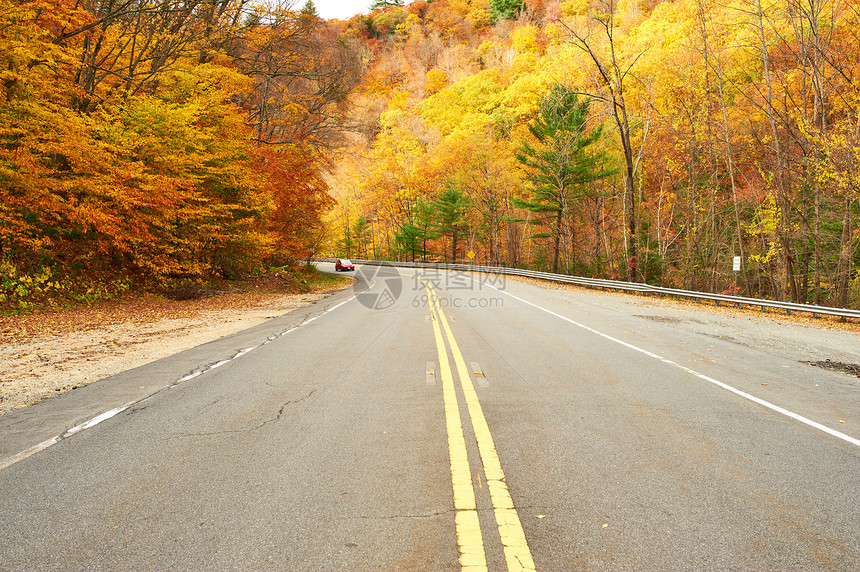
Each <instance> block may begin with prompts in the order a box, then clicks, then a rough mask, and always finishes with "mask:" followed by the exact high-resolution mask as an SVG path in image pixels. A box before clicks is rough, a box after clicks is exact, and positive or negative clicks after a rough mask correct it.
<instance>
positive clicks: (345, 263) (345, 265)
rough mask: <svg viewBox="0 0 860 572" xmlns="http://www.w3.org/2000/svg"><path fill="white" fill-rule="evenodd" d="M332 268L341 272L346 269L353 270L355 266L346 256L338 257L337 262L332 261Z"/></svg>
mask: <svg viewBox="0 0 860 572" xmlns="http://www.w3.org/2000/svg"><path fill="white" fill-rule="evenodd" d="M334 269H335V270H337V271H338V272H342V271H346V270H355V266H353V264H352V262H351V261H350V260H347V259H346V258H338V259H337V262H335V263H334Z"/></svg>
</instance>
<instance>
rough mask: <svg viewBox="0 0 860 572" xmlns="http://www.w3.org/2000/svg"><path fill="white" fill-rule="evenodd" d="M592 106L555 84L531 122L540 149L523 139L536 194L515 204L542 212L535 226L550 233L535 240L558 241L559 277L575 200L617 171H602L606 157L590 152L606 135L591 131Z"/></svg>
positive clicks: (555, 247)
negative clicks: (588, 125) (563, 241)
mask: <svg viewBox="0 0 860 572" xmlns="http://www.w3.org/2000/svg"><path fill="white" fill-rule="evenodd" d="M589 106H590V103H589V101H588V100H586V101H580V100H579V97H578V96H577V94H576V93H574V92H573V91H571V90H569V89H568V88H566V87H565V86H563V85H560V84H556V85H554V86H553V87H552V89H551V90H550V92H549V93H548V94H547V96H546V97H545V98H544V99H543V100H542V101H541V102H540V106H539V110H538V115H537V117H535V119H534V120H533V121H532V122H531V123H530V124H529V132H531V134H532V136H533V137H534V138H535V140H536V141H537V144H538V145H537V147H534V146H532V145H531V144H530V143H529V142H528V141H524V142H523V143H522V144H521V146H520V150H519V151H518V152H517V155H516V157H517V160H518V161H519V162H520V163H522V164H523V166H525V168H526V169H527V171H528V172H529V175H528V179H529V181H531V183H532V185H533V186H534V190H533V194H532V197H531V198H530V199H527V200H522V199H514V204H515V205H516V206H518V207H520V208H524V209H527V210H529V211H531V212H534V213H537V214H538V215H539V218H537V219H534V220H533V221H532V222H533V223H544V224H548V225H549V226H550V232H549V234H542V235H535V236H551V237H552V238H553V263H552V271H553V272H556V273H557V272H558V260H559V252H560V242H561V238H562V236H563V235H564V236H566V237H570V236H571V235H572V229H570V224H569V222H568V220H569V215H570V209H571V206H572V204H573V202H574V201H575V200H576V199H577V198H579V197H580V196H581V195H582V192H583V187H584V186H585V185H586V184H588V183H589V182H591V181H594V180H597V179H602V178H604V177H606V176H608V175H610V174H612V173H613V170H610V169H605V168H604V167H603V165H604V164H605V162H606V154H605V153H604V152H602V151H597V152H595V151H592V150H591V146H592V145H593V144H594V143H596V142H597V141H598V140H599V139H600V138H601V137H602V135H603V126H602V125H599V126H597V127H596V128H594V129H592V130H591V131H590V132H589V131H588V130H587V129H586V123H587V121H588V110H589Z"/></svg>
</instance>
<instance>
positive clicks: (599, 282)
mask: <svg viewBox="0 0 860 572" xmlns="http://www.w3.org/2000/svg"><path fill="white" fill-rule="evenodd" d="M314 260H316V261H319V262H334V261H335V260H337V259H336V258H315V259H314ZM351 260H352V262H353V263H355V264H365V265H368V266H392V267H400V268H433V269H438V270H456V271H461V272H483V273H486V274H503V275H510V276H522V277H525V278H536V279H538V280H548V281H551V282H562V283H565V284H576V285H578V286H585V287H587V288H599V289H602V290H620V291H624V292H637V293H641V294H643V295H645V296H647V295H648V294H657V295H658V296H674V297H675V298H677V299H680V298H690V299H693V300H696V302H698V301H699V300H710V301H712V302H714V303H715V304H716V305H717V306H719V305H720V303H722V302H725V303H727V304H733V305H735V306H737V307H738V308H740V307H742V306H758V307H760V308H761V310H762V311H765V310H766V309H767V308H777V309H780V310H785V312H786V313H787V314H789V315H791V312H807V313H810V314H812V315H813V317H816V318H817V317H818V315H819V314H823V315H828V316H838V317H840V318H842V319H843V321H844V320H845V318H860V310H852V309H849V308H832V307H829V306H817V305H812V304H797V303H794V302H779V301H775V300H764V299H760V298H745V297H743V296H728V295H725V294H712V293H709V292H696V291H693V290H676V289H674V288H663V287H661V286H651V285H649V284H640V283H637V282H621V281H618V280H604V279H601V278H583V277H580V276H568V275H566V274H552V273H549V272H538V271H536V270H523V269H520V268H505V267H501V266H475V265H471V264H446V263H435V262H393V261H388V260H357V259H354V258H353V259H351Z"/></svg>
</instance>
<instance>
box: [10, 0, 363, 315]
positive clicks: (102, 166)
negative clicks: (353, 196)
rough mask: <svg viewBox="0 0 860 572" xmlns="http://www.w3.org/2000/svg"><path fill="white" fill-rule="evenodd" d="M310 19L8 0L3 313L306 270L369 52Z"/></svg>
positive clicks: (113, 1)
mask: <svg viewBox="0 0 860 572" xmlns="http://www.w3.org/2000/svg"><path fill="white" fill-rule="evenodd" d="M338 37H339V31H338V30H337V29H335V28H332V27H331V26H330V25H328V24H327V23H326V22H324V21H322V20H320V19H319V17H318V16H317V14H316V12H315V10H314V8H313V5H312V4H309V5H307V6H305V7H304V9H299V10H293V9H290V6H277V5H274V6H268V7H267V6H263V5H260V4H257V3H251V2H249V1H248V0H83V1H75V0H34V1H20V0H0V281H2V282H0V306H2V307H4V308H7V309H11V310H13V311H14V310H15V309H16V308H17V309H26V308H27V307H28V305H29V304H30V303H31V300H36V301H38V300H40V299H44V298H45V297H48V298H50V297H51V295H53V294H57V295H58V297H59V298H60V299H62V298H63V297H64V296H65V297H67V298H71V299H73V300H77V301H94V300H97V299H100V298H107V297H112V296H115V295H117V293H120V292H122V291H124V290H127V289H129V288H135V289H138V288H142V287H151V286H154V287H160V286H161V287H163V286H170V285H175V284H178V283H181V282H183V281H195V280H208V279H211V278H214V277H220V278H228V279H230V278H235V277H239V276H243V275H246V274H248V273H254V272H257V271H259V270H260V269H261V268H264V267H265V266H267V265H273V264H283V263H285V262H290V261H292V260H295V259H296V258H300V257H303V256H306V255H307V254H308V253H309V252H310V251H311V250H312V249H313V247H314V245H316V244H318V243H319V241H320V240H321V237H322V236H323V224H322V217H323V215H324V214H325V213H326V212H327V210H329V209H330V208H331V206H332V205H333V200H332V198H331V197H330V196H329V195H328V193H327V191H328V186H327V185H326V183H325V181H324V179H323V174H324V173H325V171H326V170H327V169H328V168H329V166H330V165H331V154H330V150H331V148H332V147H333V146H334V145H335V144H336V143H337V141H338V139H339V138H340V127H341V125H342V124H343V117H344V114H345V112H346V98H347V96H348V95H349V93H350V91H351V90H352V88H353V87H354V86H355V85H357V84H358V83H359V81H360V78H361V62H360V59H359V58H360V49H361V46H351V45H348V44H346V43H344V42H340V41H338Z"/></svg>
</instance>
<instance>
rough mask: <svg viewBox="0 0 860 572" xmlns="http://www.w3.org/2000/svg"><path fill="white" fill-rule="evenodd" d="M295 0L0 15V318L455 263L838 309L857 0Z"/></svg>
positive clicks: (854, 229) (846, 258)
mask: <svg viewBox="0 0 860 572" xmlns="http://www.w3.org/2000/svg"><path fill="white" fill-rule="evenodd" d="M369 1H370V0H369ZM303 2H304V0H302V1H300V2H290V1H286V2H282V3H281V4H273V3H263V2H259V1H254V2H251V1H249V0H33V1H22V0H0V281H2V283H0V302H2V304H3V306H4V307H6V308H9V307H11V308H15V307H20V308H25V307H26V306H27V304H28V299H29V297H30V296H31V294H32V293H33V292H34V291H40V292H48V291H56V292H58V293H62V292H72V291H74V292H86V293H88V295H89V296H91V297H93V298H98V297H110V296H113V295H116V294H118V293H120V292H123V291H125V290H128V289H139V288H152V287H165V286H169V285H172V284H177V283H181V282H183V281H206V280H211V279H214V278H219V279H232V278H236V277H240V276H244V275H249V274H254V273H259V272H262V271H264V270H265V269H267V268H271V267H278V266H283V265H288V264H297V263H300V261H302V260H309V259H310V258H311V257H313V256H344V257H351V258H359V259H391V260H409V261H411V260H416V261H422V260H424V261H449V262H450V261H455V262H469V261H470V258H469V257H467V253H470V254H472V255H474V262H475V263H480V264H488V265H501V266H516V267H522V268H533V269H540V270H547V271H554V272H559V273H569V274H576V275H582V276H589V277H591V276H594V277H600V278H610V279H622V280H630V281H642V282H648V283H650V284H657V285H664V286H670V287H675V288H683V289H688V290H703V291H711V292H727V293H733V292H735V291H737V292H738V294H740V295H744V296H752V297H763V298H774V299H780V300H790V301H794V302H806V303H816V304H824V305H832V306H849V307H854V308H858V307H860V272H858V269H860V57H858V54H860V0H675V1H659V0H562V1H558V0H433V1H423V0H417V1H413V2H411V3H408V4H406V5H403V4H404V3H403V2H401V1H400V0H376V1H375V2H373V5H372V6H370V7H369V9H368V14H365V15H358V16H355V17H354V18H352V19H350V20H348V21H338V20H333V21H324V20H322V19H321V18H320V17H319V15H318V14H317V11H316V8H315V7H314V5H313V2H312V1H307V2H304V3H303ZM735 257H739V258H740V261H741V266H740V270H739V271H737V272H736V271H733V260H734V259H735Z"/></svg>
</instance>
